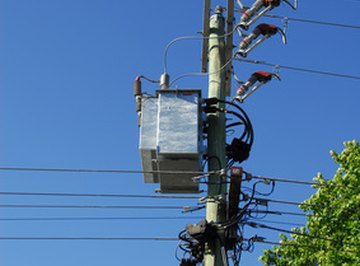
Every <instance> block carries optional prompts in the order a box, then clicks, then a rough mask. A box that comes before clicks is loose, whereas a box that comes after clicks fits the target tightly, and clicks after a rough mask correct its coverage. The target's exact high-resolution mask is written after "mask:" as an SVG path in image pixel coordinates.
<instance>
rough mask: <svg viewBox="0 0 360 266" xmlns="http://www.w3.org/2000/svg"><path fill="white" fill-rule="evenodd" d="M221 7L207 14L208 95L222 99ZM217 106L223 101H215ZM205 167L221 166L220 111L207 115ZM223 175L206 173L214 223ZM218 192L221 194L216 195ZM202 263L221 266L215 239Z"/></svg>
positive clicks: (221, 208)
mask: <svg viewBox="0 0 360 266" xmlns="http://www.w3.org/2000/svg"><path fill="white" fill-rule="evenodd" d="M222 12H223V9H222V8H221V7H220V6H217V7H216V9H215V14H214V15H212V16H211V18H210V35H209V54H208V59H209V63H208V72H209V89H208V97H209V98H217V99H219V100H221V101H224V100H225V71H224V69H223V68H224V67H223V66H224V63H225V62H224V61H225V42H224V34H225V30H224V27H225V22H224V17H223V14H222ZM218 107H219V108H223V107H224V104H222V103H219V106H218ZM208 123H209V127H208V170H209V171H217V170H221V169H224V168H225V164H226V163H225V137H226V136H225V114H224V112H216V113H210V114H209V115H208ZM224 181H225V179H224V176H222V175H220V174H212V175H210V176H209V184H208V201H207V204H206V221H207V222H208V223H211V222H213V223H217V222H221V221H223V220H224V219H225V210H226V209H225V198H226V197H225V196H226V189H227V188H226V182H224ZM219 195H222V197H219ZM203 265H204V266H222V265H224V263H223V256H222V246H221V243H220V240H219V239H216V240H212V241H209V242H208V243H206V246H205V255H204V263H203Z"/></svg>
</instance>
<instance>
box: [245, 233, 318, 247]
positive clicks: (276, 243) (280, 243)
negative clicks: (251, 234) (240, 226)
mask: <svg viewBox="0 0 360 266" xmlns="http://www.w3.org/2000/svg"><path fill="white" fill-rule="evenodd" d="M250 239H251V238H244V240H245V241H248V240H250ZM252 241H253V242H257V243H264V244H269V245H277V246H292V247H300V248H310V249H323V247H320V246H310V245H300V244H292V243H282V242H275V241H267V240H265V237H257V236H256V237H255V238H253V239H252Z"/></svg>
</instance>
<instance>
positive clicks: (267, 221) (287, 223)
mask: <svg viewBox="0 0 360 266" xmlns="http://www.w3.org/2000/svg"><path fill="white" fill-rule="evenodd" d="M0 220H1V219H0ZM257 220H260V221H261V222H263V223H269V224H282V225H291V226H296V227H301V226H304V224H300V223H290V222H282V221H274V220H264V219H256V218H250V219H249V221H257Z"/></svg>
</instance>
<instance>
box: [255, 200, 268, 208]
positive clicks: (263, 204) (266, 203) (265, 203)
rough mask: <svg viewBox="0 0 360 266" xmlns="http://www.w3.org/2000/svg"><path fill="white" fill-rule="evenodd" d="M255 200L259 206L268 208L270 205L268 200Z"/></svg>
mask: <svg viewBox="0 0 360 266" xmlns="http://www.w3.org/2000/svg"><path fill="white" fill-rule="evenodd" d="M254 200H255V201H256V204H257V205H260V206H265V207H267V206H268V204H269V201H268V200H266V199H259V198H254Z"/></svg>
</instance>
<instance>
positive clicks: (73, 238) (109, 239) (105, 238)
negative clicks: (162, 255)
mask: <svg viewBox="0 0 360 266" xmlns="http://www.w3.org/2000/svg"><path fill="white" fill-rule="evenodd" d="M0 240H21V241H23V240H32V241H34V240H36V241H38V240H41V241H49V240H51V241H53V240H56V241H179V239H178V238H176V237H22V236H21V237H0Z"/></svg>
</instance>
